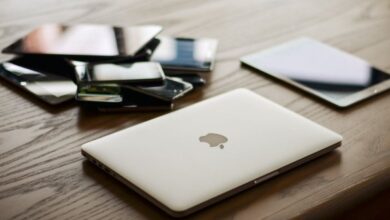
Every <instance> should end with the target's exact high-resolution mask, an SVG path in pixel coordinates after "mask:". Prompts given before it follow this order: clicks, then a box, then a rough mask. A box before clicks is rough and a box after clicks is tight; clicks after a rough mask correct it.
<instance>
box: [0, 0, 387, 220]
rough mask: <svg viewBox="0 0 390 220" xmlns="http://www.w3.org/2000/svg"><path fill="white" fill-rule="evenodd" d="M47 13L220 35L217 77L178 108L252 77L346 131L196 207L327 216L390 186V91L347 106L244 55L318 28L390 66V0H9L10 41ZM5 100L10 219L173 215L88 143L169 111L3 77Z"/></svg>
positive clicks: (0, 5)
mask: <svg viewBox="0 0 390 220" xmlns="http://www.w3.org/2000/svg"><path fill="white" fill-rule="evenodd" d="M48 22H52V23H53V22H63V23H68V24H78V23H102V24H115V25H134V24H159V25H162V26H164V27H165V29H164V32H163V34H165V35H174V36H186V37H212V38H217V39H219V41H220V46H219V49H218V54H217V64H216V68H215V70H214V71H213V72H212V73H210V74H209V76H208V77H207V78H208V84H207V86H205V87H203V88H202V89H200V90H197V91H195V92H193V93H191V94H190V95H188V96H186V97H185V98H183V99H181V100H179V101H178V102H177V103H176V106H177V108H182V107H183V106H186V105H190V104H192V103H195V102H198V101H200V100H202V99H205V98H208V97H212V96H215V95H217V94H220V93H223V92H226V91H228V90H231V89H234V88H239V87H246V88H249V89H251V90H253V91H255V92H256V93H258V94H261V95H263V96H265V97H267V98H269V99H271V100H273V101H274V102H277V103H279V104H281V105H283V106H285V107H286V108H289V109H291V110H293V111H295V112H298V113H299V114H301V115H303V116H305V117H307V118H309V119H311V120H313V121H315V122H318V123H320V124H322V125H324V126H326V127H328V128H330V129H333V130H335V131H337V132H339V133H340V134H342V135H343V136H344V142H343V145H342V147H341V148H340V149H339V150H337V151H336V152H334V153H331V154H328V155H326V156H323V157H321V158H320V159H318V160H315V161H313V162H310V163H308V164H306V165H304V166H301V167H299V168H297V169H294V170H293V171H291V172H288V173H286V174H283V175H281V176H279V177H277V178H274V179H272V180H270V181H267V182H266V183H264V184H261V185H259V186H257V187H255V188H252V189H250V190H247V191H245V192H243V193H240V194H239V195H237V196H234V197H232V198H230V199H227V200H225V201H223V202H220V203H218V204H217V205H214V206H212V207H210V208H207V209H205V210H203V211H201V212H198V213H197V214H195V215H192V216H190V217H191V218H209V219H215V218H218V219H220V218H222V219H233V218H234V219H260V218H266V219H286V218H293V217H309V218H317V217H318V216H321V217H323V218H324V217H327V216H331V215H332V214H334V213H336V212H337V211H340V210H344V209H345V208H347V207H348V206H350V205H351V204H354V203H356V202H358V201H361V200H363V199H365V198H366V197H368V196H369V195H372V194H374V193H377V192H379V191H380V190H383V189H386V188H388V187H389V185H390V184H389V183H390V96H389V93H385V94H382V95H380V96H378V97H376V98H374V99H371V100H369V101H365V102H363V103H361V104H359V105H356V106H354V107H352V108H349V109H347V110H338V109H335V108H332V107H331V106H329V105H326V104H324V103H323V102H320V101H318V100H316V99H313V98H310V97H308V96H307V95H306V94H304V93H302V92H300V91H298V90H296V89H293V88H290V87H287V86H285V85H284V84H282V83H280V82H278V81H275V80H273V79H270V78H267V77H265V76H263V75H260V74H258V73H256V72H254V71H252V70H249V69H246V68H243V67H241V66H240V62H239V58H240V57H241V56H243V55H246V54H249V53H252V52H255V51H259V50H262V49H265V48H267V47H271V46H274V45H277V44H279V43H282V42H285V41H288V40H291V39H293V38H295V37H300V36H310V37H313V38H316V39H319V40H322V41H324V42H326V43H329V44H331V45H334V46H336V47H338V48H341V49H343V50H346V51H348V52H350V53H352V54H355V55H357V56H359V57H361V58H364V59H366V60H368V61H369V62H371V63H372V64H374V65H375V66H377V67H379V68H382V69H384V70H387V71H390V2H389V0H369V1H367V0H328V1H322V0H315V1H314V0H295V1H287V0H285V1H282V0H273V1H271V0H261V1H250V0H247V1H243V0H241V1H236V0H224V1H179V0H169V1H149V0H137V1H119V0H118V1H116V0H110V1H108V0H107V1H105V0H98V1H92V0H67V1H45V0H29V1H22V0H0V47H1V48H3V47H5V46H6V45H8V44H9V43H11V42H12V41H14V40H15V39H16V38H18V37H20V36H22V35H23V34H25V33H27V32H28V31H30V30H31V29H32V28H33V27H35V26H37V25H40V24H43V23H48ZM0 58H1V59H2V60H5V59H7V58H9V56H5V55H1V57H0ZM0 103H1V104H0V219H8V218H14V219H24V218H25V219H53V218H55V219H65V218H67V219H69V218H70V219H107V218H113V219H160V218H163V219H164V218H169V216H167V215H165V214H164V213H162V212H161V211H160V210H159V209H157V208H155V207H154V206H153V205H151V204H150V203H149V202H147V201H146V200H144V199H143V198H141V197H140V196H138V195H137V194H135V193H134V192H133V191H131V190H129V189H128V188H126V187H125V186H123V185H122V184H120V183H119V182H117V181H115V180H114V179H112V178H111V177H110V176H108V175H106V174H105V173H103V172H102V171H100V170H99V169H97V168H95V167H94V166H93V165H91V164H90V163H89V162H87V161H86V160H85V159H84V158H83V157H82V156H81V154H80V146H81V144H83V143H85V142H88V141H90V140H93V139H96V138H98V137H101V136H103V135H106V134H110V133H112V132H114V131H117V130H120V129H122V128H126V127H129V126H132V125H134V124H137V123H140V122H143V121H145V120H148V119H151V118H154V117H157V116H159V115H161V114H164V113H165V112H149V113H121V114H103V113H96V112H89V111H85V110H83V109H81V108H79V107H78V106H77V105H76V104H75V103H68V104H65V105H62V106H60V107H51V106H47V105H45V104H43V103H41V102H40V101H38V100H37V99H35V98H34V97H32V96H30V95H28V94H26V93H24V92H22V91H20V90H19V89H16V88H15V87H13V86H11V85H9V84H8V83H6V82H4V81H1V82H0ZM173 132H174V131H173Z"/></svg>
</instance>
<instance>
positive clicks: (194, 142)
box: [82, 89, 342, 216]
mask: <svg viewBox="0 0 390 220" xmlns="http://www.w3.org/2000/svg"><path fill="white" fill-rule="evenodd" d="M341 140H342V137H341V136H340V135H338V134H336V133H335V132H332V131H330V130H328V129H326V128H324V127H322V126H320V125H318V124H316V123H314V122H312V121H310V120H308V119H306V118H304V117H302V116H300V115H298V114H296V113H293V112H291V111H289V110H287V109H285V108H283V107H282V106H279V105H277V104H275V103H273V102H271V101H269V100H267V99H265V98H263V97H261V96H259V95H257V94H255V93H253V92H251V91H249V90H246V89H238V90H234V91H231V92H228V93H226V94H223V95H219V96H216V97H214V98H211V99H208V100H206V101H202V102H200V103H197V104H194V105H192V106H190V107H187V108H184V109H181V110H178V111H175V112H173V113H170V114H167V115H164V116H161V117H158V118H156V119H153V120H150V121H147V122H144V123H142V124H139V125H136V126H133V127H130V128H127V129H124V130H122V131H119V132H116V133H114V134H111V135H108V136H106V137H103V138H100V139H97V140H95V141H92V142H89V143H86V144H84V145H83V146H82V151H83V154H84V155H85V156H87V157H88V158H90V159H91V160H92V161H93V162H95V163H97V164H99V166H100V167H102V168H104V169H105V170H106V171H108V172H109V173H111V174H112V175H114V176H115V177H117V178H118V179H119V180H121V181H122V182H124V183H125V184H127V185H128V186H130V187H131V188H133V189H134V190H135V191H137V192H139V193H141V194H142V195H143V196H144V197H146V198H147V199H149V200H150V201H151V202H153V203H154V204H156V205H157V206H159V207H160V208H162V209H164V210H165V211H166V212H168V213H169V214H171V215H175V216H182V215H187V214H189V213H191V212H193V211H196V210H198V209H200V208H202V207H204V206H206V205H209V204H211V203H213V202H215V201H218V200H220V199H222V198H225V197H227V196H230V195H232V194H234V193H236V192H238V191H241V190H243V189H245V188H248V187H250V186H253V185H255V184H256V183H259V182H262V181H264V180H265V179H267V178H269V177H272V176H275V175H277V174H278V173H279V172H282V171H285V170H287V168H291V167H293V166H292V165H294V164H295V165H297V162H298V161H299V162H304V161H305V158H311V157H313V155H316V154H318V152H325V151H326V150H327V149H334V148H335V147H336V146H338V144H340V142H341Z"/></svg>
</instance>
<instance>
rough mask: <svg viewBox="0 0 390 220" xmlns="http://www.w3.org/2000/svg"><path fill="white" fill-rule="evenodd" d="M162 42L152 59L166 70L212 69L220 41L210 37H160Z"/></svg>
mask: <svg viewBox="0 0 390 220" xmlns="http://www.w3.org/2000/svg"><path fill="white" fill-rule="evenodd" d="M158 39H159V40H160V44H159V45H158V47H157V49H156V50H155V51H154V52H153V55H152V57H151V60H152V61H156V62H159V63H160V64H161V65H162V67H163V68H164V70H186V71H211V70H212V69H213V67H214V60H215V54H216V51H217V45H218V41H217V40H215V39H210V38H199V39H191V38H173V37H160V36H159V37H158Z"/></svg>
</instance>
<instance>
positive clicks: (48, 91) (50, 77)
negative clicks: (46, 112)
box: [0, 57, 77, 105]
mask: <svg viewBox="0 0 390 220" xmlns="http://www.w3.org/2000/svg"><path fill="white" fill-rule="evenodd" d="M28 60H29V58H26V57H19V58H15V59H13V60H10V61H8V62H4V63H2V64H0V76H1V77H2V78H4V79H5V80H7V81H9V82H11V83H12V84H14V85H16V86H18V87H19V88H22V89H24V90H26V91H28V92H30V93H32V94H33V95H35V96H37V97H38V98H40V99H41V100H43V101H45V102H46V103H49V104H53V105H54V104H59V103H62V102H65V101H68V100H71V99H73V98H74V96H75V94H76V90H77V86H76V85H75V83H74V82H73V81H72V80H71V79H69V78H67V77H64V76H61V75H58V74H53V73H52V72H48V71H42V72H41V71H37V70H35V69H36V66H35V67H30V66H29V65H28V64H29V63H30V62H29V61H28ZM31 66H32V65H31ZM42 69H44V68H42Z"/></svg>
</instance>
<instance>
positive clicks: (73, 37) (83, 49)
mask: <svg viewBox="0 0 390 220" xmlns="http://www.w3.org/2000/svg"><path fill="white" fill-rule="evenodd" d="M161 30H162V28H161V27H160V26H154V25H145V26H132V27H113V26H108V25H74V26H65V25H58V24H49V25H43V26H41V27H38V28H36V29H35V30H33V31H32V32H30V33H29V34H28V35H27V36H25V37H23V38H22V39H19V40H18V41H16V42H15V43H13V44H11V45H10V46H8V47H7V48H5V49H4V50H3V52H5V53H14V54H45V55H63V56H97V57H99V56H103V57H112V56H115V57H126V56H134V55H135V54H136V53H137V52H138V51H140V49H142V47H143V46H144V45H146V44H147V43H148V42H149V41H151V40H152V39H153V38H154V37H155V36H156V35H157V34H158V33H159V32H160V31H161Z"/></svg>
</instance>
